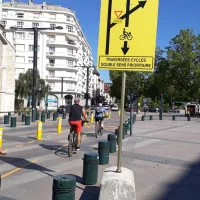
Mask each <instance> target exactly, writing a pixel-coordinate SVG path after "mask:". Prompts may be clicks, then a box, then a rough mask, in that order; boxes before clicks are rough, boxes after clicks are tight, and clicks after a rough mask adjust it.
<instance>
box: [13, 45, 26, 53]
mask: <svg viewBox="0 0 200 200" xmlns="http://www.w3.org/2000/svg"><path fill="white" fill-rule="evenodd" d="M15 48H16V50H17V51H24V50H25V45H24V44H16V46H15Z"/></svg>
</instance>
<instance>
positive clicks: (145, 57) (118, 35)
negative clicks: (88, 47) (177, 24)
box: [97, 0, 159, 71]
mask: <svg viewBox="0 0 200 200" xmlns="http://www.w3.org/2000/svg"><path fill="white" fill-rule="evenodd" d="M158 1H159V0H146V1H139V2H137V1H136V0H120V1H119V0H101V16H100V27H99V45H98V64H97V67H98V69H108V70H133V71H153V69H154V57H155V47H156V32H157V18H158Z"/></svg>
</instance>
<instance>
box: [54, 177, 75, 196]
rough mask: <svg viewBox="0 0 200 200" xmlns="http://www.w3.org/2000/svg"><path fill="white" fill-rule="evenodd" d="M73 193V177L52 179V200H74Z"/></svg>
mask: <svg viewBox="0 0 200 200" xmlns="http://www.w3.org/2000/svg"><path fill="white" fill-rule="evenodd" d="M75 191H76V177H75V176H73V175H68V174H64V175H58V176H55V177H54V179H53V195H52V200H75Z"/></svg>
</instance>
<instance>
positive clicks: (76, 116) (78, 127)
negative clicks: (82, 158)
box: [69, 99, 88, 150]
mask: <svg viewBox="0 0 200 200" xmlns="http://www.w3.org/2000/svg"><path fill="white" fill-rule="evenodd" d="M79 103H80V100H79V99H75V100H74V105H72V106H71V107H70V112H69V124H70V126H72V125H75V132H76V134H77V144H76V150H80V144H81V132H82V119H81V115H82V116H83V118H84V119H85V121H88V120H87V116H86V114H85V110H84V108H83V107H82V106H80V105H79Z"/></svg>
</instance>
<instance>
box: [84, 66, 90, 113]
mask: <svg viewBox="0 0 200 200" xmlns="http://www.w3.org/2000/svg"><path fill="white" fill-rule="evenodd" d="M89 72H90V71H89V67H87V83H86V103H85V109H86V110H87V109H88V99H89V92H88V91H89Z"/></svg>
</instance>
